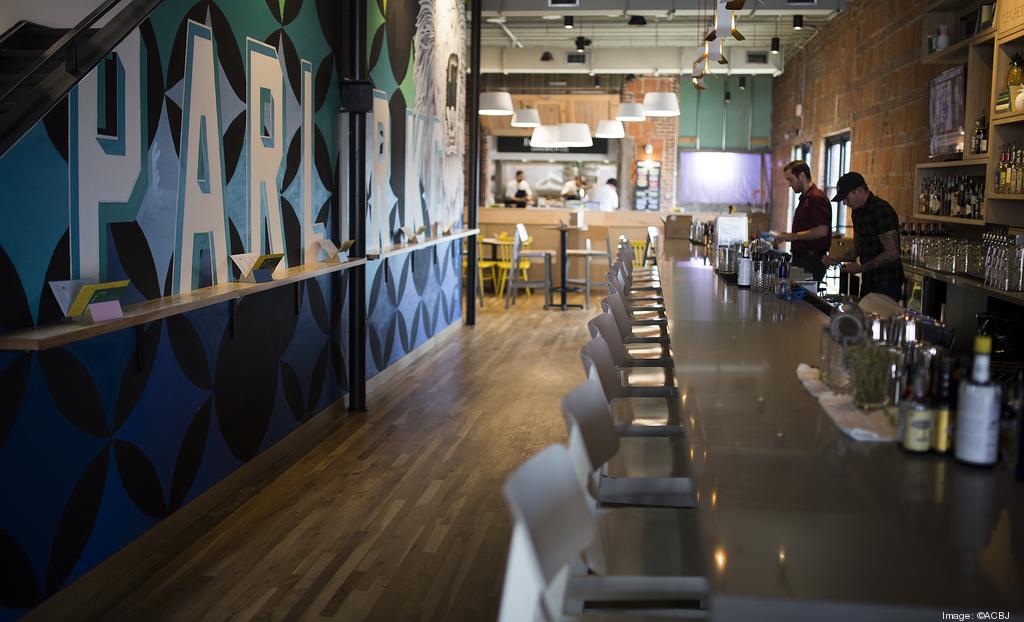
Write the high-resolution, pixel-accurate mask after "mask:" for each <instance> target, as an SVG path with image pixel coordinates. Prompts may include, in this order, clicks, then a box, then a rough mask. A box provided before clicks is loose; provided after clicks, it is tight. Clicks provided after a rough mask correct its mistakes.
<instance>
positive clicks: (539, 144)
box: [530, 125, 558, 149]
mask: <svg viewBox="0 0 1024 622" xmlns="http://www.w3.org/2000/svg"><path fill="white" fill-rule="evenodd" d="M557 146H558V126H557V125H538V126H537V127H535V128H533V134H531V135H530V147H536V148H538V149H554V148H555V147H557Z"/></svg>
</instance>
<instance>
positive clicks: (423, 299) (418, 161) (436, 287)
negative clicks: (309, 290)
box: [365, 0, 465, 378]
mask: <svg viewBox="0 0 1024 622" xmlns="http://www.w3.org/2000/svg"><path fill="white" fill-rule="evenodd" d="M365 1H366V2H367V16H368V17H367V23H368V28H369V32H368V36H367V57H368V59H369V63H368V66H369V68H370V77H371V79H372V80H373V83H374V87H375V89H376V91H375V105H374V113H373V116H372V123H371V132H370V136H369V137H368V143H369V144H368V149H367V152H368V154H369V158H368V159H369V162H368V166H367V172H368V186H369V205H368V207H367V247H368V248H376V247H381V246H388V245H391V244H394V243H398V242H401V240H402V237H401V236H402V234H401V233H400V232H399V229H400V227H402V226H408V227H410V228H413V229H415V228H416V227H418V226H420V225H426V226H430V225H431V224H432V223H440V224H441V225H447V224H449V223H451V222H455V221H458V222H461V216H462V201H463V198H462V180H463V164H464V153H463V144H464V135H463V128H464V125H465V123H464V122H463V119H462V116H463V115H464V107H463V103H462V102H463V101H464V99H465V96H464V92H465V76H464V62H463V58H462V57H463V56H464V34H465V14H464V6H463V4H462V3H461V2H457V1H456V0H365ZM461 248H462V244H461V242H460V241H456V242H450V243H445V244H439V245H437V246H436V247H434V248H432V249H424V250H422V251H417V252H414V253H409V254H405V255H399V256H395V257H393V258H389V259H387V260H385V261H373V262H370V263H369V264H367V279H366V283H367V357H366V358H367V377H371V378H372V377H373V376H374V375H376V374H377V373H378V372H380V371H382V370H384V369H385V368H387V367H388V366H389V365H391V364H393V363H394V362H395V361H397V360H399V359H400V358H402V357H403V356H405V355H406V354H408V353H410V352H412V351H413V350H414V349H415V348H417V347H418V346H419V345H420V344H422V343H423V342H424V341H426V340H427V339H429V338H430V337H433V336H434V335H436V334H437V333H439V332H440V331H441V330H443V329H444V328H446V327H448V326H449V325H451V324H452V323H453V322H456V321H459V320H460V318H461V317H462V299H461V297H462V290H461V274H462V261H461Z"/></svg>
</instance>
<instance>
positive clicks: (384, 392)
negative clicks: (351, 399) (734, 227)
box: [100, 295, 596, 622]
mask: <svg viewBox="0 0 1024 622" xmlns="http://www.w3.org/2000/svg"><path fill="white" fill-rule="evenodd" d="M577 300H581V299H580V298H579V297H577ZM595 301H596V298H595ZM487 303H488V304H487V308H485V309H484V310H483V311H479V309H478V323H477V326H476V327H475V328H465V327H462V328H459V329H457V330H456V331H455V332H454V334H453V335H452V336H449V337H447V338H446V339H445V341H444V342H443V343H441V344H439V346H438V347H437V348H435V349H433V350H432V351H430V352H429V353H427V354H426V356H425V357H424V358H422V359H420V360H418V361H416V362H415V363H413V365H412V366H411V367H409V368H408V369H407V370H405V371H404V372H403V374H402V375H401V377H400V380H399V381H398V382H395V383H391V384H389V385H388V386H387V387H386V389H377V390H375V391H371V393H370V394H369V396H368V403H369V412H368V413H367V414H365V415H361V416H353V417H352V418H351V419H350V420H348V421H347V422H346V423H345V425H344V426H343V427H342V428H341V429H340V430H338V431H337V432H335V433H333V434H332V435H330V436H329V437H327V438H326V439H325V440H324V441H323V442H322V443H320V444H319V445H318V446H317V447H316V448H315V449H314V450H313V451H312V452H310V453H308V454H306V455H305V456H303V457H302V458H301V459H300V460H299V461H298V462H297V463H295V464H294V465H292V466H290V467H289V468H287V469H286V470H284V471H283V473H281V474H280V475H279V476H278V477H277V478H276V479H273V480H272V481H268V482H266V483H265V484H264V485H261V486H259V487H257V488H254V489H251V490H247V491H243V492H242V493H240V495H239V498H237V499H235V500H234V501H232V502H231V503H225V504H224V506H223V507H219V508H218V509H217V510H216V511H214V512H211V513H210V514H209V515H208V516H207V517H205V519H204V520H203V521H201V522H200V524H197V525H196V526H195V527H193V528H192V529H191V530H190V533H191V536H189V537H187V538H186V540H189V541H188V542H187V543H186V544H184V545H182V542H181V539H178V540H176V541H175V542H174V543H173V544H172V545H169V546H174V547H176V548H175V549H173V550H171V549H169V550H167V551H162V552H161V553H160V555H162V556H166V558H167V560H168V561H167V562H166V563H161V564H159V565H156V566H155V567H152V568H143V569H140V573H141V574H139V575H137V576H135V577H134V578H133V581H132V584H133V589H132V591H131V592H130V593H129V594H127V595H126V596H124V597H123V598H121V599H120V600H119V602H117V603H116V605H115V606H114V607H113V608H112V609H111V610H109V611H105V612H104V613H103V614H102V615H101V616H100V617H101V618H102V619H131V620H154V619H156V620H190V621H191V620H321V619H339V620H388V621H392V620H446V621H449V620H450V621H456V620H473V621H475V622H476V621H482V620H493V619H495V616H496V613H497V607H498V602H499V599H500V595H501V581H502V578H503V575H504V566H505V559H506V550H507V547H508V541H509V535H510V533H511V531H510V530H511V521H510V517H509V515H508V512H507V510H506V507H505V502H504V498H503V497H502V492H501V487H502V484H503V482H504V480H505V478H506V477H507V475H508V474H509V472H510V471H511V470H512V469H514V468H515V467H516V466H517V465H519V464H520V463H522V462H523V460H525V459H526V458H527V457H529V456H530V455H532V454H533V453H535V452H536V451H537V450H539V449H541V448H542V447H544V446H546V445H548V444H550V443H553V442H564V440H565V436H566V434H565V427H564V423H563V421H562V415H561V412H560V407H559V400H560V398H561V396H562V395H563V394H564V393H565V392H566V391H567V390H568V389H569V388H571V387H572V386H573V385H575V384H577V383H579V382H581V381H582V379H583V374H582V371H581V367H580V361H579V354H578V352H579V348H580V346H581V345H582V343H583V342H584V340H585V338H586V337H587V332H586V326H585V321H586V319H587V318H589V317H591V316H592V315H593V314H594V313H595V311H594V309H593V308H591V310H589V311H580V310H572V311H569V312H565V313H562V312H558V311H545V310H543V309H542V308H541V303H542V297H541V296H537V295H535V296H534V297H533V299H532V300H527V299H525V298H521V299H520V303H519V304H518V305H517V306H516V308H514V309H513V310H512V311H511V312H505V311H504V310H502V309H501V305H500V304H498V303H497V302H496V301H494V299H493V298H490V297H489V298H488V299H487Z"/></svg>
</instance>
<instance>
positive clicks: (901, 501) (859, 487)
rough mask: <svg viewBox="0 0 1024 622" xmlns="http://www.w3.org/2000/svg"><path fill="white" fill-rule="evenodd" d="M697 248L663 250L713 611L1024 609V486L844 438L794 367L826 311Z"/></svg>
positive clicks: (763, 614)
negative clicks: (749, 278)
mask: <svg viewBox="0 0 1024 622" xmlns="http://www.w3.org/2000/svg"><path fill="white" fill-rule="evenodd" d="M691 251H692V248H691V247H690V245H689V243H687V242H683V241H667V243H666V245H665V252H666V257H665V258H664V259H663V260H662V261H661V264H662V266H663V268H662V269H663V275H662V279H663V284H664V287H665V299H666V306H667V307H668V313H669V319H670V322H671V329H670V330H671V335H672V344H673V350H674V352H675V359H676V363H677V364H676V368H677V372H678V378H679V384H680V393H681V396H682V400H683V405H684V412H685V418H686V426H687V431H688V435H689V446H690V449H691V452H690V456H691V473H692V477H693V480H694V484H695V486H696V489H697V495H698V497H697V499H698V501H697V505H698V507H697V513H698V514H697V516H698V523H699V526H700V527H699V534H700V535H699V540H700V545H701V547H702V550H703V561H704V563H705V564H706V567H707V572H708V574H709V578H710V580H711V583H712V590H713V593H712V597H711V608H712V617H713V619H714V620H727V621H734V620H735V621H740V620H742V621H749V620H815V621H819V620H829V621H830V622H835V621H836V620H929V621H934V620H941V619H943V617H942V612H943V611H945V612H964V613H971V614H972V618H971V619H979V618H978V616H977V615H976V612H979V611H984V612H1000V611H1001V612H1012V613H1010V618H1011V619H1017V618H1020V617H1021V616H1022V615H1024V484H1021V483H1019V482H1016V481H1015V480H1014V478H1013V473H1012V472H1011V471H1010V470H1009V469H1007V468H1006V467H1005V466H1003V465H1002V464H1000V465H998V466H997V467H995V468H994V469H985V468H975V467H969V466H965V465H962V464H960V463H957V462H956V461H955V460H954V459H953V458H952V456H938V455H934V454H926V455H911V454H908V453H905V452H903V451H902V450H901V449H900V448H899V447H898V446H897V445H896V444H895V443H870V442H856V441H854V440H852V439H850V438H848V437H846V436H845V435H844V434H843V433H842V432H841V431H840V430H839V429H838V428H837V427H836V425H835V424H834V423H833V422H832V421H831V420H830V419H829V417H828V415H827V414H825V413H824V412H823V411H822V410H821V409H820V408H819V406H818V404H817V402H816V401H815V400H814V398H812V397H811V396H810V395H809V394H807V393H806V392H805V391H804V389H803V387H802V386H801V385H800V383H799V381H798V380H797V377H796V368H797V365H798V364H799V363H802V362H805V363H811V364H816V362H817V359H818V348H819V346H818V342H819V335H820V329H821V327H822V326H823V325H824V324H825V323H826V319H827V318H826V316H825V315H824V314H823V313H821V312H820V311H818V310H817V309H815V308H814V307H813V306H811V305H810V304H808V303H806V302H803V301H795V302H786V301H782V300H779V299H777V298H775V297H773V296H768V295H764V294H760V293H758V292H752V291H749V290H740V289H738V288H736V286H734V285H727V284H726V283H725V282H723V281H722V280H721V279H719V278H718V277H716V275H715V273H714V272H713V270H712V269H711V267H710V265H705V264H704V262H703V261H702V259H701V258H699V257H696V256H693V257H691ZM992 619H998V618H992Z"/></svg>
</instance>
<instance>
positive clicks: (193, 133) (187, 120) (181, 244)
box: [173, 20, 229, 293]
mask: <svg viewBox="0 0 1024 622" xmlns="http://www.w3.org/2000/svg"><path fill="white" fill-rule="evenodd" d="M216 58H217V54H216V51H215V49H214V42H213V33H212V32H211V30H210V28H208V27H207V26H204V25H203V24H199V23H196V22H193V21H191V20H190V21H189V22H188V32H187V35H186V48H185V95H184V99H183V101H184V104H185V105H184V109H183V110H182V117H181V118H182V122H181V156H180V158H179V160H178V217H177V223H176V228H175V236H174V284H173V291H174V293H179V292H187V291H191V290H192V289H195V288H197V287H201V286H203V285H204V283H201V278H200V274H202V273H203V272H204V270H203V268H207V269H208V270H209V273H210V275H211V276H212V280H213V283H212V284H216V283H224V282H227V280H228V275H229V272H228V251H229V249H228V242H227V239H228V238H227V236H228V232H227V220H226V218H225V216H224V159H223V149H222V148H221V131H220V90H219V87H218V81H217V66H216ZM204 250H205V251H206V255H205V257H204V254H203V252H202V251H204ZM206 262H209V263H206ZM204 263H205V264H206V265H204ZM210 264H212V265H210Z"/></svg>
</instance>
